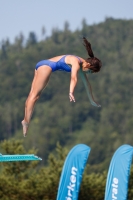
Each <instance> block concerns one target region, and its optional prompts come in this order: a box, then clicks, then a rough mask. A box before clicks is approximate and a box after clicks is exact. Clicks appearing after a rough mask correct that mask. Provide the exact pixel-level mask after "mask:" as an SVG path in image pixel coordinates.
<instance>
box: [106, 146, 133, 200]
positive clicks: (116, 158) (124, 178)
mask: <svg viewBox="0 0 133 200" xmlns="http://www.w3.org/2000/svg"><path fill="white" fill-rule="evenodd" d="M132 156H133V147H132V146H130V145H122V146H121V147H119V148H118V149H117V151H116V152H115V153H114V155H113V157H112V160H111V163H110V167H109V171H108V177H107V183H106V191H105V200H126V199H127V192H128V181H129V174H130V167H131V162H132Z"/></svg>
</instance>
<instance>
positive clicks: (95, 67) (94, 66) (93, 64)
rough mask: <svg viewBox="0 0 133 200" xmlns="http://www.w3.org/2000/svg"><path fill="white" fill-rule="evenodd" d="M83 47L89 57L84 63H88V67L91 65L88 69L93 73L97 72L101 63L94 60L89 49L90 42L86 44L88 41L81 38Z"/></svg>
mask: <svg viewBox="0 0 133 200" xmlns="http://www.w3.org/2000/svg"><path fill="white" fill-rule="evenodd" d="M83 45H84V46H85V48H86V50H87V53H88V55H89V56H90V58H87V59H86V60H85V61H86V62H87V63H90V65H91V66H90V69H91V70H92V71H93V72H99V71H100V69H101V67H102V62H101V60H99V59H98V58H96V57H95V56H94V53H93V51H92V48H91V44H90V42H88V40H87V39H86V38H85V37H83Z"/></svg>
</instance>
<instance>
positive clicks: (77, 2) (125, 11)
mask: <svg viewBox="0 0 133 200" xmlns="http://www.w3.org/2000/svg"><path fill="white" fill-rule="evenodd" d="M107 17H113V18H114V19H126V20H128V19H133V0H67V1H65V0H0V43H1V42H2V40H6V39H7V38H8V39H9V40H10V42H11V43H13V42H14V39H15V37H16V36H19V35H20V33H23V35H24V37H25V38H28V36H29V33H30V32H34V33H35V34H36V35H37V38H38V40H41V37H42V28H43V27H45V30H46V33H45V35H46V36H50V35H51V31H52V29H53V28H58V29H59V30H63V29H64V23H65V22H66V21H67V22H68V23H69V25H70V26H69V28H70V30H71V31H75V30H76V29H80V28H81V27H82V25H81V24H82V20H83V19H86V22H87V24H88V25H93V24H98V23H100V22H104V21H105V19H106V18H107ZM123 28H124V27H123Z"/></svg>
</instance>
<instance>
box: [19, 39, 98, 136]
mask: <svg viewBox="0 0 133 200" xmlns="http://www.w3.org/2000/svg"><path fill="white" fill-rule="evenodd" d="M83 45H84V46H85V48H86V50H87V53H88V55H89V56H90V57H89V58H87V59H83V58H81V57H79V56H75V55H61V56H56V57H53V58H51V59H48V60H42V61H40V62H38V63H37V64H36V67H35V74H34V78H33V82H32V85H31V90H30V93H29V95H28V98H27V100H26V102H25V116H24V119H23V121H22V122H21V123H22V127H23V135H24V137H25V136H26V135H27V131H28V127H29V123H30V119H31V116H32V112H33V109H34V106H35V103H36V101H37V100H38V99H39V97H40V95H41V92H42V90H43V89H44V88H45V87H46V85H47V83H48V81H49V78H50V75H51V73H52V72H54V71H57V70H62V71H66V72H71V79H70V90H69V99H70V102H72V101H73V102H75V97H74V89H75V87H76V84H77V73H78V72H79V73H80V76H81V78H82V80H83V83H84V85H85V88H86V91H87V95H88V97H89V100H90V102H91V104H92V105H94V106H97V107H100V105H98V104H97V103H96V102H95V101H94V98H93V95H92V90H91V86H90V84H89V81H88V78H87V76H86V73H96V72H99V71H100V68H101V66H102V63H101V61H100V60H99V59H98V58H96V57H95V56H94V54H93V51H92V48H91V44H90V43H89V42H88V40H87V39H86V38H85V37H83Z"/></svg>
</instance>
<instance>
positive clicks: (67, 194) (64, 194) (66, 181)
mask: <svg viewBox="0 0 133 200" xmlns="http://www.w3.org/2000/svg"><path fill="white" fill-rule="evenodd" d="M89 153H90V147H88V146H87V145H84V144H78V145H76V146H75V147H73V148H72V149H71V151H70V152H69V154H68V156H67V158H66V160H65V163H64V166H63V170H62V174H61V178H60V183H59V188H58V194H57V200H77V199H78V194H79V189H80V183H81V180H82V175H83V172H84V168H85V166H86V162H87V159H88V156H89Z"/></svg>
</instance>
